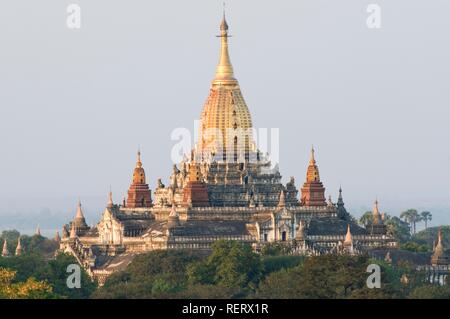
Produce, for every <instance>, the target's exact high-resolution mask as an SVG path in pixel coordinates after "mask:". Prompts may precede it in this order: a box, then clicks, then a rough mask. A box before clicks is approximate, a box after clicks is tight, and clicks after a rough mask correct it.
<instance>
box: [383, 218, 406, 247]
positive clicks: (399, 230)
mask: <svg viewBox="0 0 450 319" xmlns="http://www.w3.org/2000/svg"><path fill="white" fill-rule="evenodd" d="M385 224H386V227H387V231H388V233H389V234H391V235H392V236H394V238H395V239H397V240H398V241H399V242H400V243H404V242H407V241H409V240H410V239H411V233H410V231H409V229H410V227H409V224H408V223H407V222H404V221H403V220H401V219H400V218H398V217H397V216H393V217H389V218H387V219H386V220H385Z"/></svg>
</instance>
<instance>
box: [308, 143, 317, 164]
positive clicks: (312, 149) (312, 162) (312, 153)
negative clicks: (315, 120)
mask: <svg viewBox="0 0 450 319" xmlns="http://www.w3.org/2000/svg"><path fill="white" fill-rule="evenodd" d="M309 165H316V159H315V158H314V145H313V146H312V147H311V155H310V156H309Z"/></svg>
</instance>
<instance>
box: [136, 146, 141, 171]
mask: <svg viewBox="0 0 450 319" xmlns="http://www.w3.org/2000/svg"><path fill="white" fill-rule="evenodd" d="M136 167H142V161H141V148H140V147H139V148H138V152H137V160H136Z"/></svg>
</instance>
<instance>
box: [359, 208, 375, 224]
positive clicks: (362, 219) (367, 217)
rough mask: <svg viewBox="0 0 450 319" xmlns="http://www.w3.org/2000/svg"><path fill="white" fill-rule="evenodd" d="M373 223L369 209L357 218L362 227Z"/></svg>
mask: <svg viewBox="0 0 450 319" xmlns="http://www.w3.org/2000/svg"><path fill="white" fill-rule="evenodd" d="M372 223H373V214H372V212H371V211H367V212H365V213H364V214H363V215H362V216H361V217H360V218H359V224H360V225H363V226H364V227H366V228H367V227H368V226H369V225H372Z"/></svg>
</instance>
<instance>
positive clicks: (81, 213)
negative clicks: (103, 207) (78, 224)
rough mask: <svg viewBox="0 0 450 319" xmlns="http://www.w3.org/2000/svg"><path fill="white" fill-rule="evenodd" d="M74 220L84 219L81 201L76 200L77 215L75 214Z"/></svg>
mask: <svg viewBox="0 0 450 319" xmlns="http://www.w3.org/2000/svg"><path fill="white" fill-rule="evenodd" d="M75 219H84V215H83V210H82V209H81V201H80V200H78V204H77V213H76V214H75Z"/></svg>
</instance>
